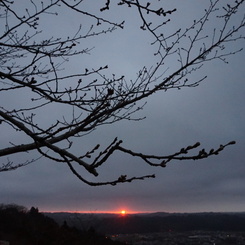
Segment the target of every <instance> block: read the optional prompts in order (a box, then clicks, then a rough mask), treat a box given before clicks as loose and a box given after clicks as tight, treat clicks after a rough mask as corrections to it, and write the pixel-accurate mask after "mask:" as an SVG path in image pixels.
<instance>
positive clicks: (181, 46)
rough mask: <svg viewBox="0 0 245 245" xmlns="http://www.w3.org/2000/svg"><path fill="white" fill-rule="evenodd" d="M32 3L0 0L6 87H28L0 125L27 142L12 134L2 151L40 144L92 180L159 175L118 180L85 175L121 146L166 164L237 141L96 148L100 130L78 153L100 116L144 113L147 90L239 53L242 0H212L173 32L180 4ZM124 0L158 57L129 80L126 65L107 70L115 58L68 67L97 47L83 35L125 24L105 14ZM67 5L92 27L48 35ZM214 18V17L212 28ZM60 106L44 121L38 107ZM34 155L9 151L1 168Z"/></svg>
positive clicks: (3, 108) (4, 90) (177, 84)
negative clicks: (162, 149)
mask: <svg viewBox="0 0 245 245" xmlns="http://www.w3.org/2000/svg"><path fill="white" fill-rule="evenodd" d="M25 4H26V7H25V8H23V9H21V8H18V6H19V5H18V2H17V1H7V0H3V1H0V19H1V20H2V22H1V24H0V26H1V30H2V31H1V33H0V93H1V95H3V96H5V97H9V98H11V96H14V94H15V93H16V92H17V91H21V92H22V93H24V94H25V95H26V97H25V100H23V101H21V103H16V104H14V103H9V104H8V103H5V102H1V105H0V126H2V127H8V128H9V129H10V130H11V132H12V133H16V134H17V133H18V132H22V133H23V134H24V135H25V136H26V138H25V140H23V142H21V144H20V143H10V144H9V143H6V146H5V147H3V148H2V149H0V157H9V156H11V155H14V154H16V153H26V154H28V153H29V152H32V151H36V152H37V153H38V154H39V155H40V157H45V158H47V159H49V160H50V161H56V162H59V163H63V164H67V165H68V167H69V169H70V170H71V172H72V173H73V174H74V175H75V176H76V177H77V178H79V179H80V180H81V181H82V182H84V183H86V184H88V185H92V186H97V185H116V184H118V183H125V182H132V181H134V180H143V179H146V178H154V177H155V175H154V174H150V175H144V176H139V177H135V176H133V177H128V176H127V175H122V174H120V173H119V177H118V178H117V179H115V180H108V181H104V182H100V181H95V182H93V181H88V180H87V179H86V178H85V177H83V176H85V173H90V174H92V176H98V175H99V173H100V172H99V168H100V167H101V166H103V165H104V164H105V163H106V162H107V161H108V159H109V158H110V157H111V156H112V155H113V154H114V153H115V152H116V151H119V152H121V153H123V154H128V155H131V156H132V157H138V158H140V159H142V160H143V161H144V162H146V163H147V164H148V165H150V166H155V167H165V166H166V165H167V164H168V163H169V162H170V161H171V162H173V161H182V160H199V159H204V158H207V157H210V156H213V155H217V154H219V153H220V152H221V151H222V150H223V149H225V148H226V147H227V146H228V145H232V144H234V143H235V142H234V141H232V142H229V143H227V144H223V145H220V147H218V148H217V149H211V150H205V149H201V150H199V151H197V153H194V154H191V151H193V150H196V149H197V148H199V147H200V143H196V144H194V145H190V146H187V147H183V148H182V149H181V150H179V151H178V150H177V151H176V152H175V153H173V154H170V155H163V156H157V155H148V154H143V153H138V152H134V151H133V150H131V149H127V148H125V147H123V146H122V143H123V142H122V140H118V139H117V138H115V140H114V141H112V143H111V144H109V145H108V146H107V147H105V149H104V150H100V152H98V150H99V149H101V148H102V146H100V145H99V144H98V142H97V140H96V139H95V144H94V145H95V146H94V147H93V148H92V149H91V150H89V151H87V152H86V150H85V147H84V150H83V147H82V150H83V152H82V153H79V155H78V154H76V153H74V152H75V151H74V148H75V146H74V145H75V143H74V142H75V141H74V139H75V138H81V139H84V142H83V143H84V146H85V145H86V137H85V136H86V135H87V134H90V133H91V132H92V131H94V130H95V129H96V128H98V127H100V126H102V125H108V124H109V125H110V124H113V123H116V122H118V121H121V120H129V121H130V120H134V121H139V120H142V119H144V117H137V112H138V111H140V110H142V109H143V108H144V105H145V103H146V102H145V100H146V99H147V98H148V97H150V96H153V95H154V94H155V93H160V92H163V91H164V92H166V91H169V90H171V89H178V90H179V89H182V88H190V87H196V86H198V85H199V84H200V83H201V82H202V81H203V80H205V79H206V76H203V77H201V78H199V79H197V80H192V79H190V78H191V76H192V74H193V73H194V72H198V70H199V69H201V68H202V66H204V65H205V64H206V62H211V61H213V60H221V61H223V62H225V63H226V62H227V60H226V59H227V57H228V56H230V55H234V54H236V53H237V52H241V51H242V49H241V48H240V47H235V48H234V49H231V47H230V44H232V43H234V42H238V41H239V40H244V37H245V36H244V34H243V33H244V26H245V16H244V15H243V16H241V15H239V18H240V19H239V18H237V16H238V12H239V11H240V9H241V8H242V7H244V0H239V1H238V0H237V1H231V2H229V4H225V3H224V2H222V1H221V0H210V2H209V7H208V8H207V9H206V10H205V11H204V13H203V15H202V16H200V18H199V19H196V20H194V21H193V23H192V24H191V25H190V26H187V27H186V28H185V29H183V28H177V29H176V30H171V31H169V30H167V29H166V26H168V24H169V23H170V22H171V21H174V15H175V14H176V13H177V9H176V8H173V9H165V8H164V6H160V5H161V3H159V2H158V1H151V2H148V3H143V2H141V1H138V0H121V1H117V2H116V4H117V5H115V2H112V1H104V3H102V4H101V3H99V2H98V3H96V4H95V9H94V12H92V11H89V10H86V6H85V4H84V2H83V1H75V0H56V1H53V0H49V1H45V2H42V1H35V3H34V1H27V2H26V3H25ZM103 4H104V5H103ZM159 6H160V7H159ZM122 8H131V9H133V10H134V11H135V14H137V15H138V18H139V19H140V21H141V23H142V25H141V26H139V29H141V30H142V31H144V32H145V33H148V35H151V38H152V42H151V45H152V46H153V47H154V48H155V53H154V55H155V57H156V60H157V62H156V63H155V64H152V65H151V67H147V66H143V67H142V68H141V69H140V70H139V71H137V72H138V73H137V77H136V78H135V79H131V80H128V79H126V76H125V74H115V73H113V72H112V73H111V75H108V74H109V72H110V67H109V66H108V64H103V65H102V66H98V67H95V66H94V67H93V68H91V67H89V66H88V67H86V66H82V67H81V68H80V69H79V71H78V72H73V71H71V72H70V71H69V69H65V68H66V65H67V66H69V62H70V61H76V59H77V57H84V56H85V55H88V54H90V53H92V52H93V51H94V49H93V47H84V45H83V43H85V44H86V45H87V43H86V42H85V40H90V39H91V40H93V39H94V38H98V37H100V36H102V35H109V34H110V33H112V32H115V31H124V29H123V28H124V27H125V25H126V24H127V22H126V21H124V20H123V21H118V22H117V21H114V20H113V18H111V16H110V14H108V15H106V13H110V12H111V11H118V12H120V10H121V9H122ZM64 11H70V12H71V13H73V14H76V15H78V16H79V17H81V18H83V19H86V20H88V22H86V23H88V24H87V26H85V25H82V24H81V23H77V26H76V27H74V29H73V30H75V31H74V33H73V34H72V35H70V34H69V35H67V36H66V35H65V34H64V33H61V36H55V34H54V35H52V34H50V33H49V32H47V33H45V35H44V34H43V31H45V28H44V27H43V25H42V20H43V18H45V17H46V16H48V17H49V18H51V17H52V18H53V20H56V18H59V17H60V16H62V13H63V12H64ZM125 18H126V17H125ZM210 21H212V23H213V27H212V28H213V29H212V30H211V31H210V26H209V23H210ZM215 21H217V26H216V23H214V22H215ZM166 30H167V31H166ZM66 31H67V32H68V31H70V30H66ZM169 59H171V60H172V59H173V60H175V61H176V63H175V67H173V68H172V67H167V66H166V64H168V61H169ZM163 67H164V69H163ZM54 105H55V106H57V108H58V107H59V108H65V110H67V111H69V113H68V114H67V115H65V114H64V115H62V116H61V117H59V118H54V117H52V116H51V117H50V118H49V120H47V122H45V124H44V125H43V124H42V122H41V121H39V120H40V115H41V112H42V111H47V112H48V111H50V108H52V107H53V106H54ZM61 110H63V109H61ZM83 137H84V138H83ZM37 158H38V159H39V157H37ZM36 160H37V159H36ZM36 160H27V161H26V162H24V163H13V162H12V161H10V160H7V163H3V164H2V167H0V171H8V170H13V169H16V168H19V167H23V166H25V165H28V164H30V163H32V162H33V161H36ZM77 169H79V170H77Z"/></svg>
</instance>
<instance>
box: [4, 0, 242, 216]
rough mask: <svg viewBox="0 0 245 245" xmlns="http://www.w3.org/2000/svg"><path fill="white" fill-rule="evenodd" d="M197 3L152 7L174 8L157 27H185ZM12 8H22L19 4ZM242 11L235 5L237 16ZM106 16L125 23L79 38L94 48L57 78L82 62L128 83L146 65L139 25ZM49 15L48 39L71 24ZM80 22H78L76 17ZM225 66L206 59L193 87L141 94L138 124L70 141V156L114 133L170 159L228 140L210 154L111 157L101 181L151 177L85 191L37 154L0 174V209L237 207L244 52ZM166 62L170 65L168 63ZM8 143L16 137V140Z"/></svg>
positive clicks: (147, 50) (149, 58)
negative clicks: (156, 163)
mask: <svg viewBox="0 0 245 245" xmlns="http://www.w3.org/2000/svg"><path fill="white" fill-rule="evenodd" d="M162 2H163V1H162ZM164 2H165V1H164ZM203 2H204V1H201V0H198V1H197V0H196V1H195V4H193V1H190V0H189V1H185V4H183V3H180V2H179V1H166V3H162V4H163V6H164V4H166V7H169V6H170V7H172V6H173V7H177V13H176V15H175V16H173V19H172V21H171V22H170V24H169V27H168V28H169V29H166V31H169V30H172V28H178V26H179V25H185V24H188V23H191V22H192V21H193V19H195V18H196V17H197V16H198V14H199V13H200V11H203V9H204V8H205V4H204V3H203ZM207 2H208V1H207ZM18 4H20V5H21V7H25V6H24V2H21V3H18ZM85 4H86V1H85ZM94 5H95V3H92V4H91V2H90V3H89V4H88V5H87V6H86V7H87V8H88V9H91V11H92V10H93V9H95V6H94ZM164 8H165V6H164ZM244 10H245V9H244V6H243V11H241V12H244ZM63 14H64V13H63ZM110 14H111V18H112V19H118V18H119V19H122V20H123V19H124V18H125V19H126V20H127V21H126V22H125V29H124V30H116V31H115V32H113V33H112V34H108V35H104V36H100V37H99V38H98V39H93V40H92V39H91V40H88V41H85V42H84V46H86V45H88V46H90V47H94V48H93V50H92V51H91V54H90V55H87V56H86V57H85V58H84V57H82V58H81V59H80V58H78V59H77V60H75V61H74V62H73V63H68V64H65V65H64V67H65V70H64V72H66V71H67V70H69V72H70V71H71V72H72V71H73V70H74V71H75V70H76V69H80V67H82V69H84V66H85V65H86V66H88V67H90V66H91V67H92V66H96V65H103V64H108V65H109V71H108V73H116V74H118V75H123V74H125V76H126V78H129V79H130V78H135V77H136V76H137V72H138V71H139V69H140V68H141V67H142V66H144V65H146V66H150V65H151V64H152V62H154V61H155V58H154V56H153V55H152V53H153V51H154V48H153V47H152V46H150V45H149V43H150V41H151V38H150V37H149V36H146V34H145V33H144V32H142V31H140V30H139V28H138V27H139V25H140V21H139V19H138V18H137V16H136V15H134V14H133V10H129V9H126V10H125V9H124V10H122V12H120V15H119V13H118V12H117V11H111V12H110ZM51 17H52V18H53V16H48V17H47V18H46V19H45V20H43V22H42V24H43V26H44V27H45V28H46V31H47V32H48V33H52V34H53V35H56V34H57V35H65V34H64V33H66V32H69V31H72V28H73V27H74V25H75V24H76V23H77V21H78V20H80V19H79V18H80V17H78V16H76V15H74V16H73V15H72V14H71V13H66V14H65V15H64V17H63V18H61V19H59V22H58V23H56V22H54V23H53V25H49V21H50V20H49V18H51ZM81 21H82V23H85V24H86V19H81ZM214 24H216V23H213V22H212V23H211V25H214ZM243 31H244V30H243ZM42 35H44V34H42ZM236 47H245V43H244V41H239V42H237V43H234V44H233V45H231V46H230V48H231V49H232V48H236ZM79 59H80V60H79ZM228 61H229V64H225V63H223V62H221V61H211V62H209V63H206V64H205V66H204V68H203V69H201V70H198V71H197V72H196V73H194V74H193V75H192V76H191V78H192V79H193V80H197V79H199V78H200V77H203V76H205V75H207V79H206V80H205V81H203V82H202V83H201V84H200V85H199V86H198V87H195V88H185V89H182V90H170V91H168V92H166V93H158V94H155V95H153V96H152V97H150V98H148V99H147V104H146V106H145V108H144V110H143V111H140V112H139V113H138V114H137V115H139V116H146V119H144V120H142V121H137V122H133V121H120V122H118V123H116V124H113V125H107V126H103V127H100V128H98V129H97V130H96V131H94V132H92V133H91V134H90V135H88V136H86V138H85V139H81V143H80V141H77V142H78V143H79V144H78V146H77V147H78V149H77V150H78V151H79V150H80V149H81V148H82V149H85V148H86V147H87V148H88V149H89V146H94V145H96V144H97V143H101V144H110V142H111V141H112V140H113V139H114V138H115V137H118V138H119V139H122V140H123V142H124V146H125V147H126V148H130V149H132V150H135V151H136V152H144V153H147V154H158V155H163V154H171V153H174V152H176V151H178V150H179V149H181V148H182V147H185V146H187V145H191V144H194V143H196V142H200V143H201V147H206V148H207V149H211V148H213V147H214V148H215V147H218V146H219V145H220V144H226V143H228V142H230V141H232V140H235V141H236V142H237V143H236V145H232V146H229V147H227V148H226V149H225V150H224V151H223V152H222V153H221V154H220V155H218V156H214V157H213V156H212V157H210V158H208V159H204V160H200V161H185V162H171V163H169V165H168V166H167V167H166V168H152V167H148V166H146V165H145V163H142V162H141V161H140V159H136V158H132V157H129V156H125V155H123V154H115V155H114V156H113V157H112V158H110V159H109V160H108V163H107V166H106V167H105V168H102V169H101V176H103V178H104V179H107V178H108V179H110V178H112V176H115V173H117V174H118V173H121V174H128V176H135V175H137V176H139V175H141V174H143V175H144V174H154V173H155V174H156V178H155V179H147V180H145V181H136V182H133V183H125V184H119V185H117V186H102V187H91V186H88V185H86V184H84V183H82V182H81V181H79V180H78V179H77V178H76V177H75V176H74V175H73V174H72V173H71V172H69V169H68V167H67V166H65V165H61V164H59V163H55V162H52V161H50V160H48V159H45V158H41V159H40V160H39V161H37V162H35V163H33V164H31V165H28V166H26V167H23V168H20V169H17V170H15V171H9V172H2V173H0V203H16V204H19V205H23V206H26V207H28V208H30V207H32V206H34V207H38V208H39V210H40V211H51V212H55V211H71V212H118V211H119V210H126V211H127V212H159V211H163V212H210V211H213V212H216V211H219V212H226V211H229V212H230V211H245V164H244V159H245V113H244V106H245V97H244V94H245V83H244V75H245V70H244V51H242V52H240V53H238V54H236V55H234V56H230V57H229V58H228ZM169 66H170V69H171V68H173V67H174V66H175V64H174V63H171V64H170V65H169ZM25 96H26V94H18V96H17V97H16V95H14V94H13V98H12V99H11V100H10V99H9V98H7V97H4V96H3V97H1V98H0V101H1V104H2V103H3V104H4V103H13V105H14V103H21V102H22V99H24V97H25ZM17 98H18V99H17ZM56 113H57V112H56V111H55V110H52V108H51V109H50V111H47V112H44V113H43V114H42V115H41V117H40V118H41V119H40V120H43V123H44V124H45V122H46V121H47V120H48V119H49V118H50V117H55V116H56ZM65 113H70V112H65ZM14 137H15V135H11V134H10V133H9V132H8V131H2V132H1V137H0V146H1V147H3V146H6V142H9V141H11V140H12V139H13V138H14ZM16 140H17V141H18V140H21V136H20V138H18V139H16ZM76 140H77V139H76ZM85 152H86V151H85ZM19 157H20V158H21V159H22V158H23V159H25V157H26V155H24V156H19V155H18V156H14V155H13V156H11V157H9V158H10V159H11V160H12V161H18V160H19ZM4 160H5V159H1V162H2V161H4ZM85 176H86V174H85ZM117 176H118V175H117Z"/></svg>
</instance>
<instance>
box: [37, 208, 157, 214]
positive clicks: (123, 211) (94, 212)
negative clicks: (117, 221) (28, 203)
mask: <svg viewBox="0 0 245 245" xmlns="http://www.w3.org/2000/svg"><path fill="white" fill-rule="evenodd" d="M39 211H40V212H43V213H80V214H119V215H126V214H140V213H153V212H154V211H141V210H140V211H133V210H127V209H121V210H111V211H108V210H59V209H57V210H55V209H50V210H48V209H46V210H45V209H44V210H39Z"/></svg>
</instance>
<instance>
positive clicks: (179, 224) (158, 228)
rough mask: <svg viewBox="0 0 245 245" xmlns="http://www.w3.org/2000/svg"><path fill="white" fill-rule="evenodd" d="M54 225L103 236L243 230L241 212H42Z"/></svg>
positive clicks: (243, 215) (243, 223) (244, 221)
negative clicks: (94, 231) (64, 223)
mask: <svg viewBox="0 0 245 245" xmlns="http://www.w3.org/2000/svg"><path fill="white" fill-rule="evenodd" d="M45 215H47V216H48V217H51V218H53V219H54V220H56V221H57V222H58V223H60V224H61V223H62V222H64V221H66V222H67V223H68V224H69V225H70V226H74V227H77V228H78V229H82V230H83V229H87V228H88V227H94V229H95V230H96V231H98V232H101V233H103V234H126V233H152V232H165V231H179V232H180V231H195V230H204V231H245V213H150V214H128V215H125V216H121V215H117V214H114V215H113V214H80V213H45Z"/></svg>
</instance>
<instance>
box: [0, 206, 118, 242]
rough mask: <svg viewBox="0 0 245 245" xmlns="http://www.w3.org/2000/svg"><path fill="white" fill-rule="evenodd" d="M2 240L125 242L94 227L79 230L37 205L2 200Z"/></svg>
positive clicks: (0, 225)
mask: <svg viewBox="0 0 245 245" xmlns="http://www.w3.org/2000/svg"><path fill="white" fill-rule="evenodd" d="M0 240H2V241H7V242H8V243H9V244H10V245H33V244H38V245H67V244H72V245H81V244H86V245H90V244H91V245H92V244H93V245H117V244H118V245H120V244H123V243H121V242H116V241H112V240H111V239H109V238H107V237H105V236H104V235H102V234H98V233H97V232H96V231H95V230H94V229H93V227H89V228H88V229H87V230H78V229H76V228H75V227H69V225H68V224H67V223H66V222H63V223H62V224H61V225H58V224H57V223H56V222H55V221H54V220H53V219H52V218H51V217H48V216H46V215H44V214H42V213H40V212H39V211H38V209H37V208H34V207H32V208H31V209H30V210H27V209H26V208H25V207H22V206H18V205H15V204H10V205H4V204H0Z"/></svg>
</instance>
